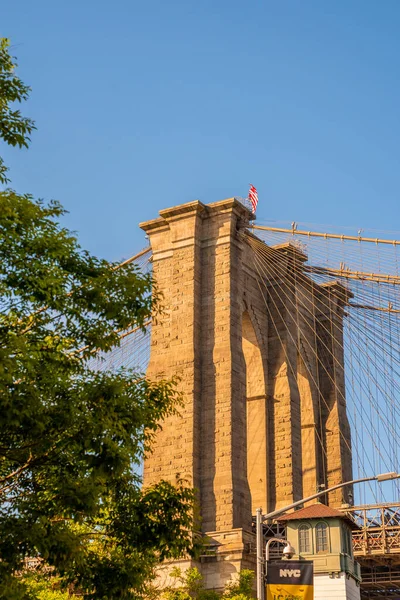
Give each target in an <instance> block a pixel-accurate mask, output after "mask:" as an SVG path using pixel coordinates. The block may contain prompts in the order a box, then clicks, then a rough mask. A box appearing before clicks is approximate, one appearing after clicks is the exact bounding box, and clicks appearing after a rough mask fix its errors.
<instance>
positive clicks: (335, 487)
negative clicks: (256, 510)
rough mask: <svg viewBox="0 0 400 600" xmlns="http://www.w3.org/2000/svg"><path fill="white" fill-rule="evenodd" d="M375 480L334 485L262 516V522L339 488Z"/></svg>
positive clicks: (356, 480)
mask: <svg viewBox="0 0 400 600" xmlns="http://www.w3.org/2000/svg"><path fill="white" fill-rule="evenodd" d="M374 479H376V477H363V478H362V479H353V480H352V481H346V482H345V483H338V484H337V485H334V486H332V487H330V488H328V489H327V490H322V491H321V492H317V493H316V494H312V496H307V498H302V499H301V500H297V502H293V503H292V504H289V506H285V507H284V508H278V509H277V510H274V511H272V512H270V513H267V514H266V515H262V520H263V521H267V520H268V519H273V518H274V517H277V516H278V515H281V514H282V513H284V512H286V511H288V510H290V509H291V508H296V506H300V504H305V503H306V502H309V501H310V500H314V499H315V498H319V497H320V496H324V495H325V494H329V493H330V492H333V491H335V490H338V489H339V488H342V487H345V486H346V485H352V484H353V483H363V482H364V481H373V480H374Z"/></svg>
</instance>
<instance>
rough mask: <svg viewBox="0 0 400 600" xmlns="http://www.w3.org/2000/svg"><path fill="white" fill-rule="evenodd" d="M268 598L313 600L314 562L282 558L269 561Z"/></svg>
mask: <svg viewBox="0 0 400 600" xmlns="http://www.w3.org/2000/svg"><path fill="white" fill-rule="evenodd" d="M266 591H267V594H266V596H267V600H313V598H314V584H313V562H312V561H310V560H280V561H277V562H268V563H267V590H266Z"/></svg>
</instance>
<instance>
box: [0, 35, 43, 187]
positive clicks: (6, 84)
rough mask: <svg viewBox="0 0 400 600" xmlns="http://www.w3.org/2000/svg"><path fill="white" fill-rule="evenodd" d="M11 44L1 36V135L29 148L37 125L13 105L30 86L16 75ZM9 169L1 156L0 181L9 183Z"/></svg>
mask: <svg viewBox="0 0 400 600" xmlns="http://www.w3.org/2000/svg"><path fill="white" fill-rule="evenodd" d="M9 46H10V42H9V40H8V39H6V38H0V137H1V138H2V139H3V140H4V141H5V142H6V143H7V144H9V145H10V146H19V147H20V148H22V147H24V146H25V148H27V147H28V143H29V135H30V134H31V133H32V131H33V130H34V129H35V125H34V123H33V121H32V119H28V118H27V117H23V116H22V115H21V113H20V111H19V110H18V109H15V108H13V105H14V103H15V102H17V103H20V102H22V101H23V100H26V99H27V98H28V96H29V92H30V88H29V87H28V86H27V85H25V84H24V83H22V81H21V80H20V79H19V77H17V76H16V75H15V67H16V63H15V61H14V60H13V58H12V57H11V56H10V53H9ZM7 171H8V169H7V167H6V165H5V164H4V161H3V159H2V158H1V156H0V183H8V181H9V179H8V177H7Z"/></svg>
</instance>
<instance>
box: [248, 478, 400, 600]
mask: <svg viewBox="0 0 400 600" xmlns="http://www.w3.org/2000/svg"><path fill="white" fill-rule="evenodd" d="M398 477H400V474H399V473H395V472H390V473H381V474H379V475H374V476H373V477H363V478H361V479H353V480H352V481H345V482H344V483H338V484H337V485H334V486H332V487H330V488H328V489H327V490H325V489H324V490H322V491H321V492H317V493H316V494H313V495H312V496H307V498H302V499H301V500H297V501H296V502H293V503H292V504H289V505H288V506H285V507H284V508H278V510H274V511H272V512H270V513H267V514H266V515H263V514H262V509H261V508H257V511H256V544H257V600H264V551H263V528H262V524H263V522H264V521H268V519H273V518H274V517H278V516H279V515H281V514H282V513H285V512H287V511H288V510H290V509H291V508H296V506H299V505H300V504H305V503H306V502H309V501H310V500H314V499H315V498H319V497H320V496H324V495H325V494H329V493H330V492H333V491H334V490H338V489H339V488H342V487H345V486H346V485H353V484H354V483H363V482H364V481H387V480H389V479H397V478H398Z"/></svg>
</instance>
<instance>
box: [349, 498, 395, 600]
mask: <svg viewBox="0 0 400 600" xmlns="http://www.w3.org/2000/svg"><path fill="white" fill-rule="evenodd" d="M341 510H342V512H345V513H346V514H347V515H348V516H349V517H350V518H351V519H352V520H353V521H354V522H355V523H356V524H357V525H358V529H354V531H353V551H354V556H355V558H356V560H357V561H358V562H359V563H360V565H361V574H362V583H361V598H362V599H364V600H369V599H373V598H380V599H382V600H384V599H392V600H395V599H397V600H399V599H400V502H391V503H384V504H369V505H362V506H352V507H348V508H342V509H341Z"/></svg>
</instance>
